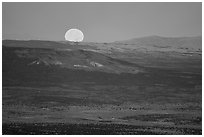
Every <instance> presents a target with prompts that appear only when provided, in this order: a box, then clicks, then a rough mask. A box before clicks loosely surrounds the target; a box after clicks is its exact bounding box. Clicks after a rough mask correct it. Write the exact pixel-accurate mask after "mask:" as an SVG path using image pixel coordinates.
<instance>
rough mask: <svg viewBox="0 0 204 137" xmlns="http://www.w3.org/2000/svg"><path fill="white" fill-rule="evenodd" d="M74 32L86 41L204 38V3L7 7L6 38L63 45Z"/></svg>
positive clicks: (28, 5)
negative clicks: (72, 31) (203, 23)
mask: <svg viewBox="0 0 204 137" xmlns="http://www.w3.org/2000/svg"><path fill="white" fill-rule="evenodd" d="M71 28H78V29H80V30H81V31H82V32H83V34H84V41H85V42H113V41H120V40H127V39H131V38H137V37H143V36H151V35H158V36H165V37H183V36H201V35H202V3H201V2H200V3H199V2H195V3H189V2H188V3H187V2H183V3H177V2H175V3H167V2H165V3H158V2H155V3H150V2H145V3H138V2H133V3H125V2H122V3H118V2H117V3H115V2H113V3H98V2H96V3H90V2H87V3H82V2H81V3H79V2H77V3H70V2H67V3H61V2H59V3H57V2H55V3H31V2H28V3H25V2H24V3H22V2H21V3H20V2H19V3H11V2H9V3H5V2H3V5H2V38H3V39H20V40H53V41H61V40H65V38H64V35H65V33H66V31H67V30H68V29H71Z"/></svg>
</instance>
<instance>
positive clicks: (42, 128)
mask: <svg viewBox="0 0 204 137" xmlns="http://www.w3.org/2000/svg"><path fill="white" fill-rule="evenodd" d="M155 129H157V130H155ZM159 130H161V131H164V132H161V131H159ZM165 130H167V131H174V130H176V131H178V132H180V133H182V134H189V135H201V134H202V131H201V129H188V128H178V127H174V128H173V127H162V126H161V127H154V126H133V125H122V124H64V123H58V124H47V123H32V124H31V123H29V124H28V123H27V124H25V123H24V124H23V123H21V124H19V123H18V124H17V123H15V124H4V125H3V134H6V135H15V134H21V135H42V134H45V135H50V134H53V135H165V134H169V132H165ZM170 134H173V133H170Z"/></svg>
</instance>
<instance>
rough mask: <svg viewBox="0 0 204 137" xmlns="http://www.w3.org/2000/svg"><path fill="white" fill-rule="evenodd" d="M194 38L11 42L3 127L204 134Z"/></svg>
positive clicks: (6, 130)
mask: <svg viewBox="0 0 204 137" xmlns="http://www.w3.org/2000/svg"><path fill="white" fill-rule="evenodd" d="M152 39H153V42H154V44H153V45H151V43H152V42H151V41H152ZM160 39H162V43H161V42H160V43H159V42H157V41H158V40H160ZM186 39H187V38H185V39H184V38H183V39H181V40H179V39H176V40H177V42H172V45H173V44H175V43H176V44H177V45H176V48H175V47H169V45H165V46H162V45H163V43H165V40H166V39H163V38H160V37H159V38H158V37H156V40H155V37H153V38H151V41H150V42H149V41H148V40H149V38H145V39H142V40H140V41H139V44H141V45H142V48H141V47H139V46H138V45H134V44H132V43H131V44H128V43H100V44H97V43H81V44H78V45H74V43H66V42H51V41H9V40H8V41H3V48H2V50H3V51H2V57H3V60H2V66H3V68H2V69H3V71H2V72H3V73H2V77H3V87H2V124H3V125H2V128H3V130H2V134H5V135H18V134H38V135H40V134H69V135H71V134H74V135H75V134H95V135H99V134H105V135H106V134H113V135H115V134H142V135H143V134H146V135H147V134H174V135H175V134H179V135H182V134H196V135H197V134H199V135H200V134H202V58H201V45H200V46H199V43H201V42H197V40H198V39H199V38H196V39H194V38H192V39H193V42H190V43H191V44H192V43H197V45H196V46H195V47H194V46H191V44H188V45H187V46H188V47H185V43H189V39H188V42H184V44H182V42H183V41H185V40H186ZM192 39H190V40H192ZM172 40H174V39H168V44H170V45H171V41H172ZM195 41H196V42H195ZM145 42H148V44H147V45H146V46H145ZM157 43H158V45H157ZM137 44H138V43H137ZM179 44H180V45H181V46H180V47H179Z"/></svg>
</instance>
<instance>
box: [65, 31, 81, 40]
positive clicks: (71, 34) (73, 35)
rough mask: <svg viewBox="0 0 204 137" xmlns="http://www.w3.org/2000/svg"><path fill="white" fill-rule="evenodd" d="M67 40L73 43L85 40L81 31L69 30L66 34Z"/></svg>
mask: <svg viewBox="0 0 204 137" xmlns="http://www.w3.org/2000/svg"><path fill="white" fill-rule="evenodd" d="M64 37H65V40H67V41H71V42H81V41H83V39H84V34H83V32H82V31H81V30H79V29H69V30H68V31H67V32H66V33H65V36H64Z"/></svg>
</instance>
